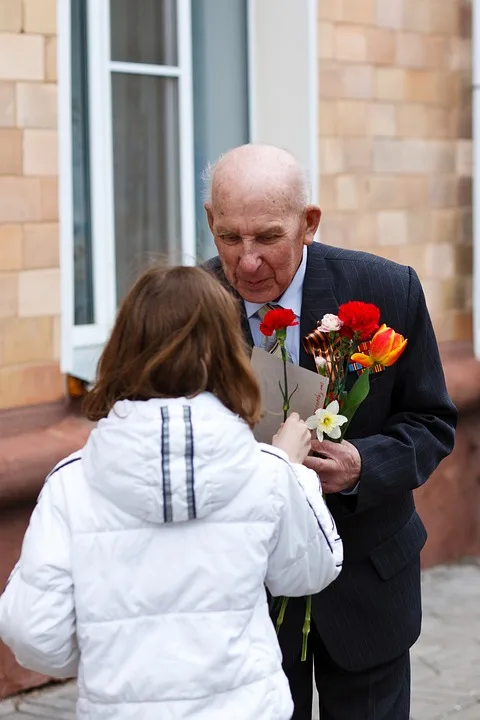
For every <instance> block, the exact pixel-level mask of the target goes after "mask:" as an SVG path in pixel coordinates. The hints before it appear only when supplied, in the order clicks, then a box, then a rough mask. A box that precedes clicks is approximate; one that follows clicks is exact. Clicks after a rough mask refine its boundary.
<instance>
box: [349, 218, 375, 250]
mask: <svg viewBox="0 0 480 720" xmlns="http://www.w3.org/2000/svg"><path fill="white" fill-rule="evenodd" d="M345 223H346V237H347V246H348V247H350V248H352V249H353V250H367V252H374V253H375V252H377V250H376V243H377V217H376V215H375V214H374V213H366V212H355V213H348V214H345Z"/></svg>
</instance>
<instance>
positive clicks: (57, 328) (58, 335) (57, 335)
mask: <svg viewBox="0 0 480 720" xmlns="http://www.w3.org/2000/svg"><path fill="white" fill-rule="evenodd" d="M61 350H62V319H61V317H60V316H59V315H57V316H56V317H54V318H53V359H54V360H60V354H61Z"/></svg>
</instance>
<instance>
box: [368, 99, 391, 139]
mask: <svg viewBox="0 0 480 720" xmlns="http://www.w3.org/2000/svg"><path fill="white" fill-rule="evenodd" d="M368 111H369V118H368V131H369V134H370V135H372V137H394V136H395V135H396V134H397V122H396V113H395V105H392V104H389V103H372V104H371V105H370V106H369V108H368Z"/></svg>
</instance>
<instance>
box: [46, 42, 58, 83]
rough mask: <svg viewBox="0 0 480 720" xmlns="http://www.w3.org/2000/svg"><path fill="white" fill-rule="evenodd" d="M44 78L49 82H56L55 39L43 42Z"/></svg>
mask: <svg viewBox="0 0 480 720" xmlns="http://www.w3.org/2000/svg"><path fill="white" fill-rule="evenodd" d="M45 78H46V79H47V80H48V81H50V82H52V81H53V82H56V80H57V38H55V37H47V38H46V40H45Z"/></svg>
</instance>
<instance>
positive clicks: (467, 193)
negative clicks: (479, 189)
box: [457, 177, 473, 207]
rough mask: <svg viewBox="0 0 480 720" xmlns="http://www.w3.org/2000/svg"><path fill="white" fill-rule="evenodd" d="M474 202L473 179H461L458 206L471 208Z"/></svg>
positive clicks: (458, 187) (458, 189) (458, 188)
mask: <svg viewBox="0 0 480 720" xmlns="http://www.w3.org/2000/svg"><path fill="white" fill-rule="evenodd" d="M472 202H473V180H472V178H471V177H460V178H458V183H457V205H459V207H465V206H468V207H471V206H472Z"/></svg>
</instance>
